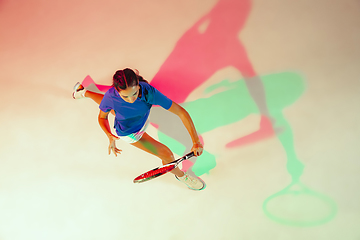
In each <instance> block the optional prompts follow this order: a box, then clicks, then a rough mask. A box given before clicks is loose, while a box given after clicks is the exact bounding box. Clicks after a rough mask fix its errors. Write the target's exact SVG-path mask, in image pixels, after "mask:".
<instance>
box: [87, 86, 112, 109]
mask: <svg viewBox="0 0 360 240" xmlns="http://www.w3.org/2000/svg"><path fill="white" fill-rule="evenodd" d="M85 97H87V98H91V99H92V100H94V101H95V102H96V103H97V104H99V105H100V103H101V101H102V99H103V97H104V95H103V94H100V93H95V92H91V91H89V90H87V91H86V92H85ZM111 113H112V114H113V115H115V112H114V110H111Z"/></svg>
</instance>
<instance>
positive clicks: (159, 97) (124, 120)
mask: <svg viewBox="0 0 360 240" xmlns="http://www.w3.org/2000/svg"><path fill="white" fill-rule="evenodd" d="M139 85H140V91H141V97H138V98H137V99H136V100H135V102H133V103H128V102H125V101H124V100H123V99H122V98H121V97H120V95H119V92H118V91H116V89H115V88H114V87H112V88H110V89H109V90H108V91H107V92H106V93H105V95H104V97H103V99H102V101H101V103H100V106H99V108H100V109H101V111H103V112H109V111H110V110H112V109H113V110H114V111H115V114H116V115H115V121H114V128H115V130H116V133H117V134H118V136H127V135H129V134H132V133H135V132H138V131H139V130H140V129H141V128H142V127H143V126H144V124H145V122H146V120H147V118H148V116H149V113H150V109H151V107H152V105H160V106H161V107H163V108H165V109H166V110H168V109H169V108H170V107H171V105H172V101H171V100H170V99H169V98H168V97H166V96H165V95H164V94H162V93H161V92H159V91H158V90H157V89H156V88H154V87H153V86H151V85H150V84H148V83H146V82H139Z"/></svg>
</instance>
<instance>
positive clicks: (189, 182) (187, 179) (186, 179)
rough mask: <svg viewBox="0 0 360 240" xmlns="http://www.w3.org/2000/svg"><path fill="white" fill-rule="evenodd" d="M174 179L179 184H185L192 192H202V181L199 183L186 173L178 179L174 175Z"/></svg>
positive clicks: (203, 186)
mask: <svg viewBox="0 0 360 240" xmlns="http://www.w3.org/2000/svg"><path fill="white" fill-rule="evenodd" d="M175 177H176V179H177V180H179V181H180V182H183V183H185V184H186V186H188V188H190V189H192V190H202V189H204V188H205V183H204V182H203V181H201V180H200V179H199V178H197V177H193V176H190V175H188V174H187V173H185V174H184V176H182V177H178V176H176V175H175Z"/></svg>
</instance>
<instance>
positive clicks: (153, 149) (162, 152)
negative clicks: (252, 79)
mask: <svg viewBox="0 0 360 240" xmlns="http://www.w3.org/2000/svg"><path fill="white" fill-rule="evenodd" d="M131 145H133V146H135V147H137V148H140V149H141V150H144V151H145V152H148V153H151V154H153V155H155V156H157V157H159V158H160V159H161V160H162V163H163V164H164V165H165V164H168V163H170V162H172V161H174V160H175V158H174V155H173V153H172V152H171V150H170V149H169V148H168V147H167V146H165V145H164V144H162V143H160V142H158V141H156V140H155V139H154V138H152V137H151V136H150V135H148V134H147V133H144V135H143V136H142V138H141V139H140V140H139V141H137V142H136V143H132V144H131ZM171 173H173V174H175V175H176V176H178V177H182V176H184V172H183V171H181V170H180V169H179V168H178V167H177V168H175V169H174V170H172V171H171Z"/></svg>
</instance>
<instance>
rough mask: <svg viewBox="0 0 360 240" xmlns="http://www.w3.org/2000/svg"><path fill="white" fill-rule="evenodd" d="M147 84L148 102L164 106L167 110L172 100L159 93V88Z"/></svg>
mask: <svg viewBox="0 0 360 240" xmlns="http://www.w3.org/2000/svg"><path fill="white" fill-rule="evenodd" d="M148 86H149V88H148V101H149V103H150V104H153V105H159V106H161V107H163V108H165V109H166V110H169V108H170V107H171V105H172V100H171V99H169V98H168V97H167V96H165V95H164V94H163V93H161V92H160V91H159V90H157V89H156V88H154V87H153V86H151V85H150V84H149V85H148Z"/></svg>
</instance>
